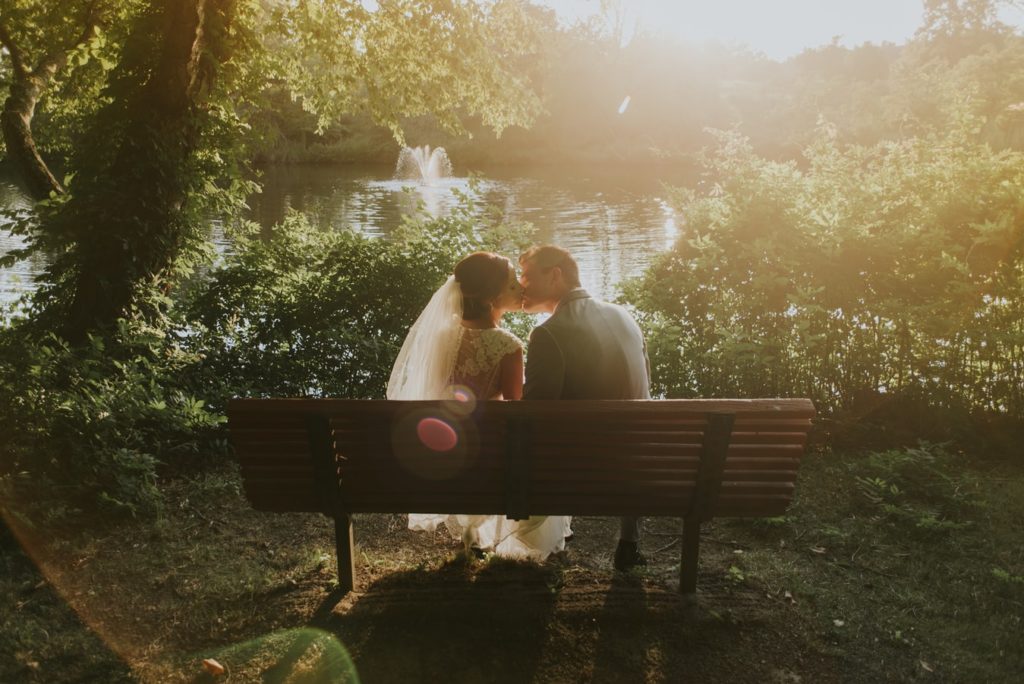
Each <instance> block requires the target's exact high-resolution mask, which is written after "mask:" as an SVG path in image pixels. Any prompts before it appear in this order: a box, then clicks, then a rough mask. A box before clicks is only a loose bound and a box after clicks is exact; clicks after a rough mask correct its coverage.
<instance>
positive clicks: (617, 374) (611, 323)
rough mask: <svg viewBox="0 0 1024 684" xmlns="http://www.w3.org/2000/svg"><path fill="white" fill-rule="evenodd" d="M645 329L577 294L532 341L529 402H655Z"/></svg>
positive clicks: (612, 308) (616, 310) (622, 311)
mask: <svg viewBox="0 0 1024 684" xmlns="http://www.w3.org/2000/svg"><path fill="white" fill-rule="evenodd" d="M650 397H651V394H650V383H649V379H648V368H647V357H646V354H645V353H644V342H643V335H642V334H641V332H640V328H639V326H637V324H636V322H635V321H634V320H633V319H632V317H630V315H629V313H627V312H626V310H625V309H623V308H622V307H620V306H617V305H615V304H609V303H607V302H602V301H598V300H596V299H593V298H592V297H590V295H588V294H587V293H586V292H584V291H583V290H575V291H574V292H572V293H570V295H569V296H568V297H567V298H566V299H565V300H563V302H562V303H561V304H559V306H558V309H557V311H555V313H554V314H553V315H552V316H551V318H549V319H548V320H547V321H546V322H545V323H543V324H542V325H541V326H539V327H538V328H537V329H536V330H534V332H533V334H532V335H531V336H530V348H529V353H528V358H527V368H526V387H525V389H524V398H525V399H650Z"/></svg>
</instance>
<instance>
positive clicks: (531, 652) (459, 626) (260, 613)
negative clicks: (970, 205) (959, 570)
mask: <svg viewBox="0 0 1024 684" xmlns="http://www.w3.org/2000/svg"><path fill="white" fill-rule="evenodd" d="M815 469H818V470H815ZM828 475H829V472H828V469H827V467H826V466H825V465H824V464H823V463H822V462H819V463H817V464H816V465H815V464H811V465H810V466H809V469H808V473H807V475H806V477H805V480H808V481H813V480H814V479H815V478H826V477H828ZM802 486H804V487H810V486H813V485H809V484H807V482H804V483H803V485H802ZM837 486H839V487H840V488H841V483H839V484H838V485H837ZM169 500H170V501H171V502H172V503H171V504H170V505H169V506H168V509H167V511H166V513H165V514H164V516H163V517H162V518H161V519H160V520H159V521H158V522H157V524H156V525H155V526H153V525H148V524H138V523H122V524H119V525H116V526H106V527H104V528H103V530H102V531H101V532H98V533H97V532H96V531H95V529H94V530H93V531H92V532H90V533H88V534H84V533H79V534H76V535H69V537H68V538H67V539H66V540H63V541H61V540H59V539H57V538H54V537H52V536H50V537H47V538H41V537H40V536H39V534H38V533H35V532H32V531H31V530H30V529H29V528H25V527H23V526H18V525H17V524H15V525H14V526H15V527H17V529H18V535H17V536H18V537H19V539H20V541H21V543H22V545H23V546H24V548H26V549H28V553H29V556H31V560H30V558H29V557H27V556H26V555H24V554H23V553H22V552H20V551H19V550H18V549H17V546H18V545H17V544H15V542H14V540H13V539H11V538H8V539H7V540H6V541H5V542H4V543H3V544H0V559H2V561H3V564H4V565H3V566H0V567H4V569H5V573H4V574H5V579H3V580H2V582H3V583H4V584H6V585H7V586H6V587H0V588H3V589H5V591H4V595H5V596H6V597H7V598H4V599H2V600H0V627H2V632H0V638H2V639H3V641H2V642H0V646H4V648H0V653H3V651H4V650H7V651H9V655H0V681H4V682H7V681H11V682H14V681H40V682H41V681H46V682H50V681H130V680H138V681H147V682H149V681H152V682H173V681H179V682H200V681H215V680H216V681H236V682H248V681H262V682H325V681H361V682H365V683H368V684H372V683H374V682H684V681H694V682H703V681H721V682H779V683H796V682H815V683H816V682H860V681H864V682H870V681H916V680H919V679H922V680H928V681H1014V679H1013V677H1014V674H1013V673H1015V672H1018V673H1019V669H1016V668H1017V667H1018V664H1020V663H1024V655H1022V651H1024V648H1021V647H1020V643H1019V641H1017V637H1014V636H1013V635H1012V633H1009V634H1007V628H1006V627H1003V628H1001V630H1000V632H999V633H1000V634H1005V635H1006V636H1005V637H999V638H996V639H992V638H987V641H986V643H987V644H988V648H990V649H992V650H991V652H989V653H981V654H978V661H977V662H976V661H975V660H974V656H973V655H971V654H972V653H974V651H975V650H976V649H977V647H976V646H974V645H971V644H967V643H965V644H964V645H963V649H962V652H960V651H955V652H954V651H952V650H950V648H949V644H950V643H952V642H951V641H950V640H956V639H960V638H961V635H959V633H956V634H952V636H950V637H949V638H948V639H946V637H945V636H941V635H938V636H936V637H933V636H930V635H925V634H922V633H921V632H925V631H928V630H929V629H930V628H929V624H930V623H929V622H928V621H927V620H926V619H924V618H923V617H922V616H921V615H919V614H916V615H912V616H911V615H909V614H908V615H907V619H906V621H905V622H902V621H901V620H902V618H901V615H903V614H904V613H905V612H907V611H906V610H905V609H904V608H903V607H902V604H900V603H899V602H898V601H897V600H895V599H893V598H892V596H893V595H894V594H892V592H894V591H897V590H898V591H900V592H904V593H906V592H909V591H910V590H909V589H908V588H907V586H911V585H913V584H914V583H920V580H919V579H915V577H914V574H913V573H912V572H910V571H908V572H907V573H906V577H905V578H904V577H900V576H899V575H898V574H897V571H896V570H894V568H895V567H896V566H894V565H886V564H885V562H883V561H884V560H885V558H888V557H889V556H888V555H887V556H885V557H884V558H883V557H882V556H878V557H876V558H873V557H872V555H871V550H864V549H863V547H864V542H863V540H861V541H860V542H859V544H860V547H861V549H859V550H854V549H853V546H852V544H853V542H850V547H849V551H848V550H847V549H846V548H845V547H844V548H843V552H842V554H840V553H839V550H838V549H839V544H838V543H837V542H834V541H833V542H830V543H828V547H827V548H826V547H825V543H826V542H825V541H823V539H828V534H830V533H829V532H828V528H829V526H830V525H832V523H830V522H829V521H827V520H825V521H823V520H820V515H818V512H817V510H816V509H815V508H814V507H813V506H812V503H813V502H809V501H805V502H804V503H803V504H801V503H800V502H799V501H798V503H797V504H796V505H795V506H794V509H795V510H794V512H793V515H791V516H789V517H788V518H787V519H783V520H781V521H776V522H769V523H768V524H766V523H764V522H763V521H762V522H757V521H750V520H721V521H715V522H713V523H711V524H709V525H706V526H705V530H704V531H703V534H702V555H701V565H700V573H699V580H698V582H699V600H698V602H697V605H696V606H694V605H691V604H689V603H688V602H686V601H684V600H682V598H681V597H680V595H679V593H678V572H679V554H680V543H679V537H678V532H679V525H680V522H679V521H678V520H673V519H648V520H647V521H646V523H645V539H644V541H643V544H642V547H643V549H644V551H645V553H646V554H647V556H648V558H649V560H650V561H651V564H650V565H649V566H648V567H647V568H644V569H639V570H636V571H633V572H630V573H617V572H615V571H614V570H613V568H612V565H611V554H612V551H613V548H614V544H615V536H616V531H617V521H615V520H613V519H605V518H577V519H575V521H574V524H573V527H574V531H575V540H574V541H573V543H571V544H570V545H569V546H568V548H567V550H566V551H565V552H563V553H560V554H557V555H556V556H554V557H552V558H551V559H550V560H549V561H548V562H546V563H542V564H536V563H527V562H512V561H508V560H503V559H499V558H488V559H485V560H483V561H478V560H473V561H469V560H466V559H465V558H463V556H462V555H461V554H460V553H459V550H460V545H459V543H457V542H456V541H454V540H452V539H451V538H450V537H449V536H448V535H447V534H445V533H444V532H443V531H439V532H437V533H434V534H425V533H419V532H411V531H409V530H407V529H406V528H405V518H404V516H398V515H363V516H358V517H357V518H356V521H355V536H356V543H357V549H356V559H357V563H356V571H357V574H358V579H357V583H358V585H357V590H356V591H355V592H353V593H351V594H349V595H348V596H345V597H341V596H339V595H338V592H337V589H336V584H335V577H336V575H335V559H334V552H333V549H334V541H333V528H332V525H331V524H330V521H328V520H327V519H325V518H322V517H320V516H315V515H303V514H286V515H273V514H264V513H258V512H254V511H252V510H251V509H250V508H249V507H248V506H247V504H246V502H245V500H244V496H243V495H242V494H241V492H240V485H239V482H238V477H237V474H236V473H235V472H234V470H233V469H231V468H225V469H221V470H219V471H216V472H212V473H208V474H206V475H203V476H200V477H199V478H197V479H195V480H190V481H186V482H181V483H178V484H176V485H173V486H172V488H171V490H170V491H169ZM802 516H803V517H802ZM805 518H806V519H805ZM812 518H813V519H814V523H813V524H811V522H810V520H811V519H812ZM840 524H841V521H838V520H837V521H836V522H835V525H832V526H833V527H835V526H838V525H840ZM823 530H824V532H823ZM823 534H825V535H826V536H824V537H823V536H822V535H823ZM833 537H834V535H833ZM850 552H852V558H853V560H852V561H851V560H846V559H847V558H849V557H850ZM975 552H976V549H975ZM967 553H968V554H970V553H972V552H971V551H970V550H967ZM890 555H891V554H890ZM897 561H898V559H895V560H894V561H893V562H897ZM984 562H985V561H983V564H984ZM844 566H845V567H844ZM38 568H41V569H42V570H41V574H40V570H39V569H38ZM986 571H987V570H986ZM914 572H917V571H916V570H915V571H914ZM886 576H888V577H889V578H890V579H887V577H886ZM904 584H906V586H904ZM1017 598H1018V597H1017V594H1016V593H1014V594H1012V595H1011V599H1013V600H1016V599H1017ZM906 600H907V604H906V605H909V606H911V612H913V611H914V610H915V609H914V608H913V606H915V605H916V603H915V601H916V599H913V598H908V599H906ZM1002 604H1005V601H1003V602H1002V603H1001V604H1000V605H1002ZM950 605H954V604H953V603H952V602H951V603H950ZM68 608H70V610H69V609H68ZM948 608H949V606H945V607H939V608H936V609H935V610H936V611H937V614H941V613H942V612H943V611H946V612H948ZM1007 611H1008V612H1006V614H1005V615H1002V616H1001V617H1000V618H999V619H1000V620H1003V621H1004V622H1005V624H1006V625H1009V626H1012V625H1020V615H1022V614H1024V607H1022V608H1021V609H1018V608H1015V607H1013V606H1012V601H1011V605H1010V607H1009V608H1008V609H1007ZM991 612H992V611H991V608H985V609H980V608H979V611H978V613H977V615H974V614H965V615H963V616H961V617H960V618H959V619H960V620H961V621H963V624H962V625H961V628H963V629H965V630H969V629H971V627H970V624H971V622H970V621H972V620H977V621H979V623H980V622H981V621H984V620H986V619H987V618H986V615H989V616H990V617H991ZM1014 621H1016V622H1014ZM915 625H916V626H917V628H918V629H920V630H921V632H917V633H915V631H914V630H915ZM1019 633H1020V632H1018V637H1019ZM1000 638H1001V639H1002V641H1000ZM944 639H946V640H944ZM961 640H962V639H961ZM1014 644H1017V646H1014ZM957 648H960V647H959V646H958V647H957ZM997 653H1001V654H1002V656H1001V657H1002V658H1003V662H1001V663H998V664H997V665H995V666H992V664H991V662H989V661H990V660H991V658H993V657H1000V656H996V655H995V654H997ZM205 658H213V659H216V660H217V661H218V662H219V663H220V664H221V665H223V666H224V667H225V668H226V671H225V672H224V673H223V674H221V675H219V676H214V675H212V674H210V673H209V672H207V671H206V670H205V669H204V668H203V665H202V660H203V659H205ZM985 668H988V669H987V670H986V669H985ZM985 673H987V674H985ZM993 673H994V675H995V676H993ZM1004 673H1005V675H1006V677H1005V678H1003V677H1001V675H1002V674H1004ZM978 676H984V677H985V679H984V680H982V679H975V677H978Z"/></svg>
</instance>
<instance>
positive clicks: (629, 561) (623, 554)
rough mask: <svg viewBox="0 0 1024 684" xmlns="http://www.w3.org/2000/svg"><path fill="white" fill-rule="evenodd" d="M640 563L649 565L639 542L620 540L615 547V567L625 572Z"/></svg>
mask: <svg viewBox="0 0 1024 684" xmlns="http://www.w3.org/2000/svg"><path fill="white" fill-rule="evenodd" d="M638 565H647V559H646V558H644V554H642V553H640V548H639V546H638V545H637V543H636V542H629V541H622V540H620V541H619V545H618V546H617V547H615V569H616V570H619V571H621V572H625V571H627V570H629V569H630V568H635V567H636V566H638Z"/></svg>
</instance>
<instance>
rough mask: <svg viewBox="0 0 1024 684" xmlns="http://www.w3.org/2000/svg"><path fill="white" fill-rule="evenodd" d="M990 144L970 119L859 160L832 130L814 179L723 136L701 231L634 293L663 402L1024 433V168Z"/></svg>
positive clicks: (701, 206)
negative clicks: (1023, 427) (1017, 427)
mask: <svg viewBox="0 0 1024 684" xmlns="http://www.w3.org/2000/svg"><path fill="white" fill-rule="evenodd" d="M977 139H978V136H977V129H976V126H975V123H974V122H971V121H969V120H964V121H962V122H960V125H959V126H957V127H954V129H953V130H951V132H948V133H944V134H943V135H941V136H940V135H937V134H936V135H931V136H928V137H924V138H920V139H911V140H907V141H903V142H899V143H883V144H880V145H878V146H876V147H872V148H861V147H842V146H840V145H839V144H838V143H837V142H836V140H835V135H834V132H833V131H831V130H830V129H829V127H827V126H824V127H822V129H821V130H820V131H819V138H818V141H817V142H816V143H815V144H814V145H812V146H811V147H810V148H809V149H808V150H807V151H806V153H805V157H806V168H801V167H800V166H798V165H797V164H796V163H794V162H790V163H778V162H772V161H767V160H765V159H762V158H760V157H758V156H756V155H755V154H754V153H753V152H752V150H751V148H750V146H749V144H748V143H747V142H746V141H745V140H744V139H743V138H741V137H739V136H738V135H736V134H733V133H721V134H719V147H718V149H717V151H715V152H714V153H713V154H711V155H709V156H708V157H707V158H706V160H705V165H706V169H705V174H704V181H703V183H702V185H701V186H699V189H698V190H682V191H677V192H676V193H675V194H674V200H673V202H674V206H675V209H676V210H677V212H678V214H679V215H680V216H682V217H683V219H684V221H685V227H684V228H683V232H684V234H683V235H682V236H681V237H680V239H679V240H678V241H677V243H676V245H675V246H674V248H673V249H672V250H671V251H669V252H668V253H666V254H664V255H663V256H662V257H660V258H659V259H658V260H657V261H656V262H655V263H654V264H653V265H652V266H651V267H650V268H649V269H648V270H647V272H646V273H645V274H644V275H643V276H642V277H640V278H638V279H636V280H634V281H633V282H631V283H630V284H628V285H627V287H626V289H625V299H626V300H627V301H629V302H631V303H632V304H633V305H634V306H635V307H636V309H637V312H638V315H639V317H640V319H641V322H642V325H643V326H644V328H645V330H646V334H647V339H648V345H649V350H650V355H651V362H652V370H653V378H654V383H655V389H656V390H657V391H660V392H661V393H663V394H665V395H667V396H669V397H692V396H705V397H715V396H740V397H757V396H803V397H810V398H812V399H814V401H815V402H816V404H817V405H818V407H819V409H821V410H823V411H832V410H837V409H845V410H850V409H852V408H854V405H855V404H856V403H857V400H858V398H859V397H860V398H863V397H865V396H876V397H879V396H880V397H882V398H893V397H901V396H905V397H912V398H913V402H915V403H917V404H922V402H923V405H924V406H925V407H926V408H927V407H940V408H945V409H948V410H949V411H951V412H953V413H956V412H960V413H964V414H965V415H966V414H971V413H981V412H991V413H993V414H998V415H1003V416H1011V417H1014V418H1016V419H1017V420H1019V419H1021V418H1024V364H1022V362H1021V360H1022V359H1024V233H1022V230H1024V229H1022V223H1021V221H1020V216H1022V215H1024V156H1022V155H1021V154H1019V153H1013V152H1009V151H1004V152H993V151H992V150H990V149H989V148H988V147H986V146H985V145H984V144H981V143H979V142H977ZM903 403H907V402H903ZM933 422H934V421H933ZM933 426H934V425H933Z"/></svg>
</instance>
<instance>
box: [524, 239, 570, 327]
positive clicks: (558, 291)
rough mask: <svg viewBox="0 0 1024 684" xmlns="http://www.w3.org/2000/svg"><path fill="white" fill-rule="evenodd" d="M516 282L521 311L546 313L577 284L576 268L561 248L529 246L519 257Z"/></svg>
mask: <svg viewBox="0 0 1024 684" xmlns="http://www.w3.org/2000/svg"><path fill="white" fill-rule="evenodd" d="M519 265H520V267H521V271H520V275H519V282H520V283H521V284H522V286H523V311H526V312H529V313H540V312H542V311H547V312H548V313H550V312H552V311H554V310H555V307H556V306H558V302H560V301H561V300H562V297H564V296H565V295H567V294H569V293H570V292H571V291H572V290H574V289H575V288H577V287H579V286H580V269H579V267H578V266H577V265H576V260H575V259H573V258H572V255H571V254H569V253H568V252H567V251H565V250H564V249H562V248H561V247H555V246H554V245H540V246H535V247H531V248H530V249H528V250H526V251H525V252H523V255H522V256H520V257H519Z"/></svg>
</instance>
